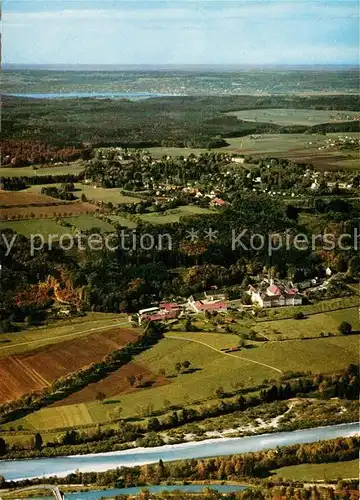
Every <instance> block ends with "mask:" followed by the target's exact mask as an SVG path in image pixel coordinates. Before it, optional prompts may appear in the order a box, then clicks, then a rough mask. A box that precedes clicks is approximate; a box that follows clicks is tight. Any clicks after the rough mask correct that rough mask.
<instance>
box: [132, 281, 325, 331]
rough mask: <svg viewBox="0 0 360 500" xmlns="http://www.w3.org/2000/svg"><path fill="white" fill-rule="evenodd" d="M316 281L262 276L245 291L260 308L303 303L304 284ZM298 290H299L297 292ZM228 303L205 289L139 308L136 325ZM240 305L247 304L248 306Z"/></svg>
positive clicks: (225, 308)
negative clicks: (200, 295) (297, 281)
mask: <svg viewBox="0 0 360 500" xmlns="http://www.w3.org/2000/svg"><path fill="white" fill-rule="evenodd" d="M319 285H321V283H320V282H316V283H311V284H310V283H309V285H308V286H307V284H306V285H305V286H304V287H301V286H300V284H299V286H298V287H295V286H294V285H293V284H292V283H291V282H286V281H282V280H277V279H275V280H274V279H267V278H264V279H263V280H262V281H261V282H260V283H259V284H258V285H256V286H253V285H250V286H249V289H248V291H247V293H248V294H249V296H250V298H251V302H252V304H253V305H257V306H259V307H262V308H269V307H279V306H299V305H302V303H303V299H304V288H308V287H310V288H313V289H315V288H316V287H319ZM299 290H301V293H300V291H299ZM235 302H238V301H235ZM235 302H234V303H235ZM234 303H233V304H232V305H233V306H234ZM229 307H231V304H229V301H228V299H227V297H226V295H224V294H219V293H209V292H208V293H206V292H205V293H204V297H203V298H202V299H201V300H200V299H196V298H195V297H194V296H191V297H189V298H188V299H187V300H184V301H182V302H161V303H160V304H159V305H158V306H154V307H150V308H147V309H141V310H140V311H139V312H138V314H137V317H138V322H139V325H141V324H142V323H143V322H144V321H168V320H176V319H177V318H181V317H183V316H186V315H188V314H201V313H202V314H205V313H206V312H208V313H210V314H213V313H227V311H228V309H229ZM242 307H243V308H248V307H251V306H242Z"/></svg>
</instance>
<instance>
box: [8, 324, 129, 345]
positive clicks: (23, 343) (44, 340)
mask: <svg viewBox="0 0 360 500" xmlns="http://www.w3.org/2000/svg"><path fill="white" fill-rule="evenodd" d="M114 326H129V322H128V321H125V322H124V321H122V322H121V323H113V324H112V325H109V326H98V327H96V328H89V329H87V330H84V331H82V332H73V333H67V334H66V335H59V336H57V337H46V338H44V339H43V338H40V339H37V340H30V342H19V343H18V344H10V345H6V346H1V347H0V350H3V349H12V348H14V347H19V346H22V345H31V344H39V343H40V344H41V343H42V342H48V341H49V340H53V339H55V338H56V340H57V339H66V338H68V337H74V336H76V337H81V336H82V335H85V334H88V333H90V332H96V331H98V330H109V329H110V328H113V327H114ZM53 343H54V344H55V343H56V342H53Z"/></svg>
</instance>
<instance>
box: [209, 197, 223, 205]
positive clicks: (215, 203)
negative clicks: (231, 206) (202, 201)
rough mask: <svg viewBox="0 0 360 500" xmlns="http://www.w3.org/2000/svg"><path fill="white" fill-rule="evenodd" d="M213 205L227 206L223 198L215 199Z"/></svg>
mask: <svg viewBox="0 0 360 500" xmlns="http://www.w3.org/2000/svg"><path fill="white" fill-rule="evenodd" d="M212 203H213V205H225V204H226V201H224V200H222V199H221V198H214V199H213V200H212Z"/></svg>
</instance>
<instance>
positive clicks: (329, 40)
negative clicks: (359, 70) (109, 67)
mask: <svg viewBox="0 0 360 500" xmlns="http://www.w3.org/2000/svg"><path fill="white" fill-rule="evenodd" d="M2 33H3V35H2V40H3V56H2V57H3V62H4V63H10V64H152V65H160V64H179V65H180V64H208V65H210V64H254V65H258V64H270V65H273V64H358V63H359V4H358V1H357V0H356V1H353V0H349V1H348V0H327V1H325V0H291V1H288V0H202V1H198V0H180V1H177V0H148V1H142V0H90V1H89V0H62V1H58V0H48V1H44V0H3V17H2Z"/></svg>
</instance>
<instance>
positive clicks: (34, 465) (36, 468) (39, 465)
mask: <svg viewBox="0 0 360 500" xmlns="http://www.w3.org/2000/svg"><path fill="white" fill-rule="evenodd" d="M357 434H359V424H358V422H353V423H349V424H341V425H334V426H327V427H317V428H312V429H303V430H297V431H292V432H277V433H272V434H269V433H267V434H261V435H258V436H250V437H245V438H213V439H209V440H206V441H200V442H187V443H181V444H177V445H164V446H158V447H153V448H134V449H130V450H123V451H117V452H116V451H115V452H108V453H99V454H95V453H90V454H87V455H71V456H66V457H56V458H37V459H28V460H6V461H1V462H0V470H1V473H2V475H3V476H4V477H5V479H6V480H8V481H9V480H13V481H19V480H22V479H31V478H36V477H50V476H55V475H56V476H58V477H65V476H67V475H69V474H71V473H73V472H74V471H75V470H80V471H81V472H101V471H106V470H109V469H115V468H117V467H122V466H126V467H131V466H137V465H145V464H151V463H156V462H158V461H159V460H160V459H161V460H162V461H164V462H165V461H175V460H185V459H192V458H205V457H218V456H226V455H233V454H239V453H246V452H255V451H261V450H265V449H271V448H276V447H278V446H286V445H291V444H302V443H312V442H317V441H322V440H329V439H334V438H337V437H347V436H355V435H357Z"/></svg>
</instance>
